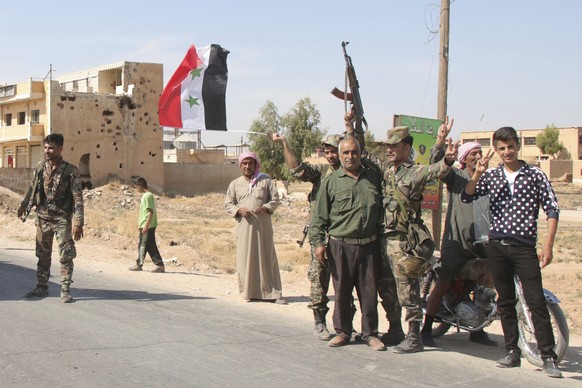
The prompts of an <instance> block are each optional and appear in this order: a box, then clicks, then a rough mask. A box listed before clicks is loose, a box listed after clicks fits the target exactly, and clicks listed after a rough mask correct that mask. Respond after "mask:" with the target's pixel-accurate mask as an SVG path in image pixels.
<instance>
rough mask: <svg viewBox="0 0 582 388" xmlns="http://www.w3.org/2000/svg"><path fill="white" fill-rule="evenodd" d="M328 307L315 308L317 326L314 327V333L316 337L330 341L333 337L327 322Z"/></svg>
mask: <svg viewBox="0 0 582 388" xmlns="http://www.w3.org/2000/svg"><path fill="white" fill-rule="evenodd" d="M327 311H328V309H327V308H326V309H319V310H316V309H313V317H314V318H315V326H314V327H313V335H314V336H315V338H317V339H318V340H321V341H329V340H330V339H331V335H330V334H329V331H328V330H327V326H326V324H325V315H326V314H327Z"/></svg>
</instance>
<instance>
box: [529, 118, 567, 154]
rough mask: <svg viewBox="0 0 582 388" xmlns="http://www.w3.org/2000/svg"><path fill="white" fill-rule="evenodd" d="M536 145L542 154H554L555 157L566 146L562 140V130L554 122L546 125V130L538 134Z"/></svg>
mask: <svg viewBox="0 0 582 388" xmlns="http://www.w3.org/2000/svg"><path fill="white" fill-rule="evenodd" d="M536 146H537V147H538V148H539V149H540V151H541V152H542V154H548V155H552V158H554V159H556V156H557V154H558V152H560V151H562V150H563V149H565V148H566V147H564V144H562V142H561V141H560V130H559V129H558V128H556V126H555V125H554V124H552V125H548V126H546V128H545V129H544V131H543V132H542V133H540V134H539V135H537V136H536Z"/></svg>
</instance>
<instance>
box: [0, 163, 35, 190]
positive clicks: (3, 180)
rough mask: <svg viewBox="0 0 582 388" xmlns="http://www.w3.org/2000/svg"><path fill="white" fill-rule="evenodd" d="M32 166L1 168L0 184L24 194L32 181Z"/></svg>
mask: <svg viewBox="0 0 582 388" xmlns="http://www.w3.org/2000/svg"><path fill="white" fill-rule="evenodd" d="M32 174H33V170H32V169H31V168H0V186H2V187H6V188H7V189H10V190H12V191H14V192H16V193H19V194H24V193H25V192H26V191H28V187H29V186H30V183H31V181H32Z"/></svg>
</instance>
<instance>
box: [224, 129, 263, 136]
mask: <svg viewBox="0 0 582 388" xmlns="http://www.w3.org/2000/svg"><path fill="white" fill-rule="evenodd" d="M228 132H240V133H252V134H253V135H263V136H269V133H264V132H255V131H237V130H235V129H229V130H228Z"/></svg>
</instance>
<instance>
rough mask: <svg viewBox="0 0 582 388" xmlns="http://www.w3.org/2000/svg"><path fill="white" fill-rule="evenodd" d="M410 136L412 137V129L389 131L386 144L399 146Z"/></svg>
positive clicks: (401, 128) (393, 129)
mask: <svg viewBox="0 0 582 388" xmlns="http://www.w3.org/2000/svg"><path fill="white" fill-rule="evenodd" d="M408 136H410V129H409V128H408V127H394V128H392V129H390V130H389V131H388V139H387V140H386V143H387V144H398V143H400V142H401V141H402V140H404V139H405V138H407V137H408Z"/></svg>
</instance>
